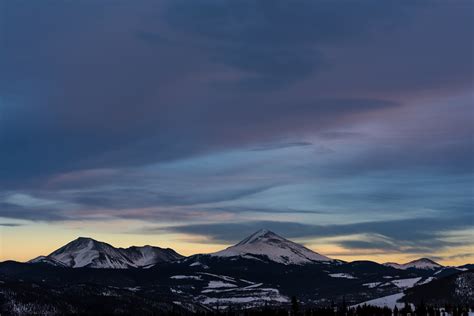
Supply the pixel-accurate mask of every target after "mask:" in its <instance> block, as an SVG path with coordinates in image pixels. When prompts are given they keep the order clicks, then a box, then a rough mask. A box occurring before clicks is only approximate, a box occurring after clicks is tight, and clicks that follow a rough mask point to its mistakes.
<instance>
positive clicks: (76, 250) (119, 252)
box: [30, 237, 183, 269]
mask: <svg viewBox="0 0 474 316" xmlns="http://www.w3.org/2000/svg"><path fill="white" fill-rule="evenodd" d="M181 258H183V256H181V255H180V254H178V253H176V252H175V251H174V250H172V249H162V248H159V247H152V246H144V247H135V246H134V247H129V248H115V247H113V246H111V245H109V244H107V243H104V242H100V241H97V240H94V239H92V238H85V237H79V238H78V239H76V240H73V241H71V242H70V243H68V244H66V245H65V246H63V247H61V248H59V249H57V250H56V251H54V252H53V253H51V254H50V255H48V256H41V257H38V258H35V259H33V260H31V261H30V263H38V262H44V263H49V264H53V265H62V266H65V267H71V268H82V267H88V268H110V269H127V268H140V267H150V265H153V264H156V263H158V262H168V261H173V260H177V259H181Z"/></svg>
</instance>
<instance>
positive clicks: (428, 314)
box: [171, 298, 474, 316]
mask: <svg viewBox="0 0 474 316" xmlns="http://www.w3.org/2000/svg"><path fill="white" fill-rule="evenodd" d="M218 309H219V307H218V306H217V307H216V310H215V311H212V312H201V313H196V314H193V315H199V316H210V315H212V316H214V315H216V316H271V315H277V316H280V315H281V316H468V315H469V311H472V310H474V308H472V306H471V307H469V306H453V305H445V306H441V307H440V306H428V305H426V304H424V303H423V302H422V303H420V304H418V305H416V306H415V307H414V308H412V305H411V304H406V303H405V306H404V307H403V308H397V307H395V308H394V309H391V308H388V307H376V306H371V305H362V306H357V307H355V308H354V307H347V306H346V305H345V303H342V304H340V305H334V304H333V305H332V306H327V307H304V306H300V304H299V303H298V301H297V300H296V299H295V298H293V299H292V303H291V306H288V307H277V308H275V307H270V306H265V307H262V308H255V309H247V310H234V309H233V308H232V307H228V308H227V309H226V310H224V311H222V310H220V311H217V310H218ZM171 315H173V316H179V315H182V314H180V313H179V312H173V313H171Z"/></svg>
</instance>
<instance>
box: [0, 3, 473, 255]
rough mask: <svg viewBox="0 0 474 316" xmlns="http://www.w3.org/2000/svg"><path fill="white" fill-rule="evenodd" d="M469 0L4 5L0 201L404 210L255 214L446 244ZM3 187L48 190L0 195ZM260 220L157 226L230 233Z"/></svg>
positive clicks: (193, 214)
mask: <svg viewBox="0 0 474 316" xmlns="http://www.w3.org/2000/svg"><path fill="white" fill-rule="evenodd" d="M472 6H473V4H472V1H462V0H461V1H457V2H456V4H451V3H450V4H447V3H445V2H440V1H438V2H429V1H415V2H413V1H376V0H364V1H357V2H356V1H352V2H348V1H303V0H297V1H293V2H291V3H290V2H287V1H265V0H259V1H247V0H244V1H216V0H202V1H198V2H193V3H190V2H189V1H182V0H178V1H174V0H172V1H161V2H149V1H134V2H133V3H132V2H130V1H121V0H119V1H103V2H96V1H76V2H72V1H66V2H54V1H50V2H35V3H28V4H27V3H26V2H22V1H10V2H8V3H5V4H3V5H2V25H3V26H4V27H3V28H2V34H1V37H2V40H1V41H0V68H1V69H2V71H1V73H0V150H1V154H0V166H1V168H0V203H1V204H0V216H1V217H6V218H15V219H27V220H35V221H36V220H41V221H62V220H83V219H88V218H94V216H97V215H102V217H100V218H127V219H128V218H130V219H138V220H140V219H141V220H146V221H156V220H159V221H162V222H164V221H166V220H167V219H168V220H183V221H184V222H185V223H184V224H186V223H189V222H194V221H195V220H196V219H201V220H203V221H205V220H208V219H209V217H212V216H215V215H216V214H220V213H225V214H227V215H229V214H230V215H231V217H232V216H233V217H232V218H239V219H240V220H250V219H251V218H250V219H249V217H250V215H249V214H250V213H260V214H261V215H265V216H270V215H271V214H275V216H277V215H281V216H282V217H283V215H288V214H291V213H294V214H295V215H296V214H298V215H299V216H303V215H304V216H307V217H310V216H311V215H312V214H313V215H314V214H323V215H326V214H331V212H332V213H334V218H336V216H340V215H347V216H350V217H351V219H352V220H353V219H354V217H363V216H369V215H367V214H374V212H375V211H377V212H378V213H377V214H380V218H384V217H387V218H390V215H391V214H394V212H397V214H398V213H400V214H408V213H410V211H411V210H413V214H415V215H413V216H414V217H416V218H414V220H413V223H416V224H412V223H410V222H408V221H407V222H403V221H399V222H390V224H389V223H388V222H384V221H381V222H377V225H375V224H370V223H367V224H354V225H346V226H345V225H334V226H312V225H303V224H297V223H283V224H279V223H277V222H268V225H270V226H271V227H270V228H272V229H274V230H276V231H282V233H285V234H286V235H287V236H289V237H304V236H314V237H318V236H322V237H324V236H339V235H341V231H346V233H359V232H361V233H370V234H381V235H384V236H387V238H389V239H390V240H391V241H387V240H380V239H371V240H367V241H350V240H348V241H341V245H344V243H345V246H347V247H349V248H354V249H355V248H358V247H359V248H361V247H364V248H369V249H375V248H378V247H382V248H384V249H389V248H390V247H392V248H391V249H392V250H396V249H408V250H406V251H407V252H408V251H410V249H412V251H414V250H413V249H422V248H423V247H426V249H430V248H431V247H433V245H435V244H438V245H442V246H443V247H444V246H448V245H447V244H446V243H445V244H442V241H441V240H439V239H437V238H438V237H437V235H436V234H435V233H434V232H436V231H446V230H448V229H457V228H459V227H464V226H463V225H464V224H465V223H469V220H471V221H470V222H471V223H472V216H471V217H470V216H468V215H466V214H469V213H468V212H472V206H473V200H472V189H469V188H472V184H473V180H472V175H473V171H474V170H473V166H474V164H473V161H474V154H473V148H474V144H473V138H472V135H473V133H474V131H473V128H472V122H471V121H472V119H471V118H472V116H473V115H474V112H473V111H474V108H473V107H472V95H471V90H472V84H473V75H472V74H473V59H472V55H473V46H472V38H473V30H474V27H473V25H472V24H473V21H474V18H473V12H474V10H472V9H473V7H472ZM321 148H323V149H324V150H318V149H321ZM156 170H157V171H156ZM380 179H383V181H381V180H380ZM15 193H20V194H27V195H28V196H30V197H32V198H33V199H32V201H33V202H34V201H35V200H34V198H40V199H41V198H44V199H49V200H51V201H58V203H59V204H58V205H55V206H54V208H48V207H47V206H46V207H45V206H44V205H42V204H41V203H40V202H38V201H37V202H38V203H39V204H38V205H35V203H36V202H35V203H33V202H31V201H30V202H31V203H30V204H28V205H17V204H14V203H9V202H8V201H7V199H6V197H8V196H10V195H14V194H15ZM178 208H179V210H178ZM319 210H321V212H320V211H319ZM361 210H364V211H361ZM448 213H450V214H452V218H448V219H446V214H448ZM433 214H435V215H436V214H437V215H439V218H440V220H436V219H426V220H425V219H424V218H425V217H428V215H429V216H431V215H433ZM425 215H426V216H425ZM246 216H247V217H246ZM433 216H434V215H433ZM213 218H214V217H213ZM441 218H442V219H443V220H441ZM361 219H362V218H361ZM422 219H423V220H422ZM457 219H463V220H464V222H463V223H461V222H460V221H458V220H457ZM335 221H336V220H335ZM427 223H429V224H430V225H433V227H434V228H433V231H434V232H430V231H429V227H428V226H427V225H428V224H427ZM261 224H265V223H259V222H252V221H250V222H247V223H244V224H235V225H234V226H232V225H230V226H228V224H221V225H222V226H221V228H219V226H209V227H208V226H205V225H204V226H199V225H198V226H192V225H184V226H183V227H182V228H173V229H175V230H176V231H181V230H182V231H183V232H184V231H186V232H189V233H196V234H207V230H208V229H209V230H210V231H211V233H209V234H211V235H212V236H213V238H216V240H221V241H224V240H225V241H230V240H234V239H235V240H237V239H238V238H240V237H242V234H243V233H244V232H245V233H251V232H252V231H254V230H256V229H258V228H260V227H257V226H260V225H261ZM364 225H365V226H364ZM186 227H187V228H186ZM394 227H396V228H397V229H395V228H394ZM220 229H222V231H220ZM405 230H407V231H408V230H409V232H408V233H405ZM318 231H319V233H317V232H318ZM401 232H403V234H402V233H401ZM346 233H344V234H346ZM393 240H394V241H393ZM416 240H428V241H430V240H431V242H432V244H430V242H428V241H427V242H426V243H425V244H422V242H421V241H416ZM411 241H416V244H414V245H412V244H410V242H411Z"/></svg>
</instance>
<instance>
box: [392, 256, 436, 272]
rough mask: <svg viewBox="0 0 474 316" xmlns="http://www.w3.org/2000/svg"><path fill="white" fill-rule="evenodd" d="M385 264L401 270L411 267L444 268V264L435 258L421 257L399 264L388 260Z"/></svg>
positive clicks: (425, 268)
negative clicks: (434, 259) (435, 260)
mask: <svg viewBox="0 0 474 316" xmlns="http://www.w3.org/2000/svg"><path fill="white" fill-rule="evenodd" d="M384 266H387V267H392V268H395V269H399V270H406V269H409V268H415V269H424V270H435V269H439V268H442V267H443V266H442V265H440V264H439V263H437V262H434V261H433V260H430V259H427V258H421V259H417V260H413V261H410V262H407V263H404V264H399V263H395V262H387V263H384Z"/></svg>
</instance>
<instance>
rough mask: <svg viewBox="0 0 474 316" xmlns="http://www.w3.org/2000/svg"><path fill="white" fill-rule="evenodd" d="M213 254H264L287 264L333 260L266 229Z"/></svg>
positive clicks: (223, 255)
mask: <svg viewBox="0 0 474 316" xmlns="http://www.w3.org/2000/svg"><path fill="white" fill-rule="evenodd" d="M252 255H253V256H252ZM211 256H215V257H242V258H248V259H255V260H259V258H258V257H254V256H264V257H267V258H268V259H269V260H271V261H273V262H277V263H282V264H285V265H290V264H297V265H302V264H307V263H312V262H321V261H332V259H330V258H328V257H326V256H323V255H320V254H319V253H316V252H314V251H312V250H310V249H308V248H306V247H304V246H302V245H299V244H296V243H294V242H292V241H289V240H287V239H285V238H283V237H280V236H278V235H277V234H275V233H273V232H271V231H269V230H266V229H262V230H259V231H257V232H256V233H254V234H252V235H250V236H249V237H247V238H245V239H244V240H242V241H241V242H239V243H238V244H236V245H234V246H231V247H228V248H226V249H224V250H221V251H218V252H215V253H212V254H211Z"/></svg>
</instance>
